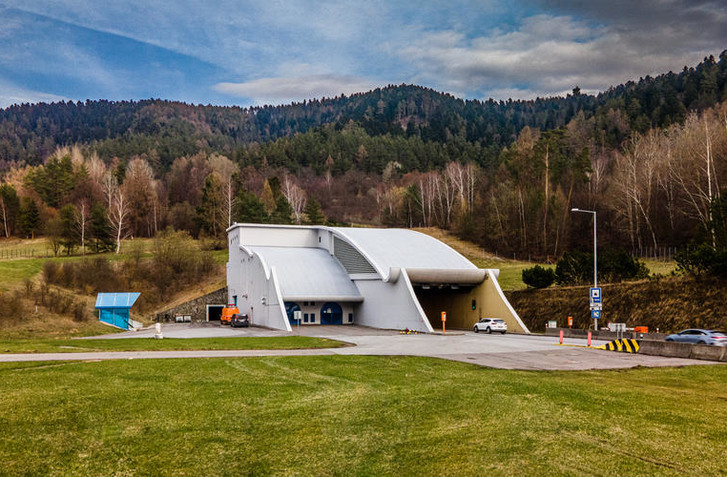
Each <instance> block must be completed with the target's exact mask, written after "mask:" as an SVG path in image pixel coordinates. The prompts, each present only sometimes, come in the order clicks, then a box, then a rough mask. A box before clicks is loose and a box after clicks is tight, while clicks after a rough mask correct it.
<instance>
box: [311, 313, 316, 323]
mask: <svg viewBox="0 0 727 477" xmlns="http://www.w3.org/2000/svg"><path fill="white" fill-rule="evenodd" d="M310 322H311V323H315V322H316V314H315V313H311V314H310Z"/></svg>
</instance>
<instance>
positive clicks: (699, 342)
mask: <svg viewBox="0 0 727 477" xmlns="http://www.w3.org/2000/svg"><path fill="white" fill-rule="evenodd" d="M697 344H707V343H705V342H704V341H698V342H697Z"/></svg>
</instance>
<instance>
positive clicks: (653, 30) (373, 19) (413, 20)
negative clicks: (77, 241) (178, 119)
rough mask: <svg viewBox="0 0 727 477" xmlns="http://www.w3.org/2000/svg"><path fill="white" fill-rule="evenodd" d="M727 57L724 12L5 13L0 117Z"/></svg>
mask: <svg viewBox="0 0 727 477" xmlns="http://www.w3.org/2000/svg"><path fill="white" fill-rule="evenodd" d="M724 49H727V1H725V0H713V1H706V0H607V1H601V0H502V1H496V0H441V1H440V0H417V1H410V0H396V1H391V0H332V1H328V0H316V1H314V0H262V1H261V0H216V1H214V2H208V1H191V0H153V1H149V0H114V1H110V0H0V107H5V106H8V105H10V104H13V103H18V102H39V101H46V102H48V101H54V100H61V99H74V100H85V99H112V100H124V99H144V98H150V97H153V98H163V99H170V100H180V101H186V102H191V103H203V104H207V103H211V104H225V105H231V104H237V105H241V106H249V105H260V104H282V103H288V102H290V101H299V100H303V99H310V98H316V97H318V98H319V97H322V96H335V95H338V94H341V93H344V94H351V93H354V92H360V91H367V90H370V89H372V88H375V87H378V86H385V85H387V84H400V83H413V84H419V85H423V86H427V87H430V88H434V89H436V90H438V91H444V92H448V93H452V94H454V95H456V96H459V97H462V98H472V99H474V98H476V99H487V98H490V97H492V98H495V99H507V98H514V99H525V98H535V97H536V96H545V95H556V94H564V93H566V92H569V91H570V90H571V89H572V88H573V87H574V86H576V85H577V86H580V88H581V89H582V90H583V91H585V92H591V93H595V92H598V91H603V90H604V89H606V88H608V87H609V86H611V85H616V84H619V83H623V82H625V81H628V80H630V79H638V78H639V77H641V76H644V75H647V74H651V75H654V74H659V73H663V72H667V71H670V70H672V71H679V70H681V69H682V68H683V67H684V66H685V65H689V66H693V65H696V64H697V63H699V62H700V61H701V60H702V58H704V57H705V56H708V55H710V54H711V55H715V57H717V56H718V55H719V53H720V52H721V51H722V50H724Z"/></svg>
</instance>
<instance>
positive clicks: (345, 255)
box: [333, 237, 376, 275]
mask: <svg viewBox="0 0 727 477" xmlns="http://www.w3.org/2000/svg"><path fill="white" fill-rule="evenodd" d="M333 256H334V257H336V258H337V259H338V261H339V262H341V265H343V268H345V269H346V273H348V274H349V275H353V274H357V273H376V269H375V268H374V267H373V266H372V265H371V264H370V263H369V261H368V260H366V258H364V256H363V255H361V254H360V253H359V252H358V250H356V249H355V248H353V247H352V246H351V245H349V243H348V242H346V241H344V240H341V239H339V238H338V237H333Z"/></svg>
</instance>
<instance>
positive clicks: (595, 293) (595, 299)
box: [591, 287, 601, 303]
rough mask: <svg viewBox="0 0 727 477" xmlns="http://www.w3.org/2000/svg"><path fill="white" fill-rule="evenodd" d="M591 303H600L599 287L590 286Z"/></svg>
mask: <svg viewBox="0 0 727 477" xmlns="http://www.w3.org/2000/svg"><path fill="white" fill-rule="evenodd" d="M591 303H601V287H591Z"/></svg>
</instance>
